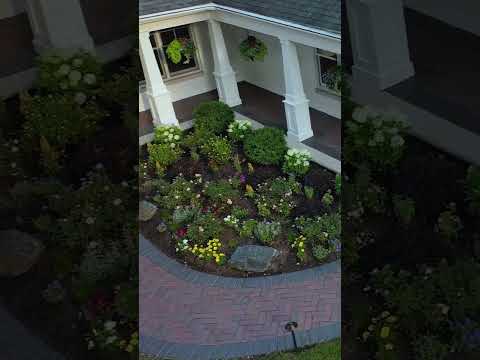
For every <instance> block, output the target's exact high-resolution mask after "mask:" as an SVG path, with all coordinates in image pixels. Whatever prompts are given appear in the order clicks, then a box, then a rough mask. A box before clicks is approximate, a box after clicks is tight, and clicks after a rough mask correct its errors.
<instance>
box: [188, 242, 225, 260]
mask: <svg viewBox="0 0 480 360" xmlns="http://www.w3.org/2000/svg"><path fill="white" fill-rule="evenodd" d="M221 248H222V243H221V242H220V240H218V239H212V240H209V241H208V243H207V246H201V245H197V244H195V245H194V246H193V247H192V248H191V249H190V251H191V253H192V254H193V255H196V256H197V258H198V259H200V260H202V261H205V262H209V261H212V260H214V261H215V263H216V264H217V265H223V264H224V263H225V260H226V255H225V254H224V253H222V252H221V251H220V249H221Z"/></svg>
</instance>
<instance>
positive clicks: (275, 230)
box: [253, 221, 282, 245]
mask: <svg viewBox="0 0 480 360" xmlns="http://www.w3.org/2000/svg"><path fill="white" fill-rule="evenodd" d="M253 232H254V235H255V237H256V238H257V239H258V240H259V241H260V242H262V243H263V244H266V245H271V244H272V243H273V241H274V240H275V238H276V237H277V236H278V235H280V233H281V232H282V226H281V225H280V223H279V222H268V221H263V222H259V223H257V226H256V227H255V230H254V231H253Z"/></svg>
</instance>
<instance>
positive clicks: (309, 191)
mask: <svg viewBox="0 0 480 360" xmlns="http://www.w3.org/2000/svg"><path fill="white" fill-rule="evenodd" d="M303 192H304V193H305V197H306V198H307V199H308V200H312V199H313V198H314V197H315V189H314V188H313V187H311V186H304V188H303Z"/></svg>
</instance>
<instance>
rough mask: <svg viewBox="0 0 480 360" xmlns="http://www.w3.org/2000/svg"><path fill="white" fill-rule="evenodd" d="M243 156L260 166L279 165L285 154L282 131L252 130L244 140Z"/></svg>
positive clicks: (268, 129) (285, 147) (269, 129)
mask: <svg viewBox="0 0 480 360" xmlns="http://www.w3.org/2000/svg"><path fill="white" fill-rule="evenodd" d="M243 149H244V151H245V155H246V156H247V158H248V159H249V160H250V161H253V162H255V163H258V164H262V165H279V164H280V163H281V162H282V160H283V159H284V156H285V153H286V152H287V144H286V141H285V137H284V134H283V131H282V130H280V129H276V128H262V129H257V130H254V131H253V132H252V133H251V134H249V135H248V136H247V137H246V138H245V142H244V144H243Z"/></svg>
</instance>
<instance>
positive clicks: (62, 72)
mask: <svg viewBox="0 0 480 360" xmlns="http://www.w3.org/2000/svg"><path fill="white" fill-rule="evenodd" d="M70 69H71V67H70V65H67V64H63V65H62V66H60V68H59V69H58V73H59V74H60V75H67V74H68V73H69V72H70Z"/></svg>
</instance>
